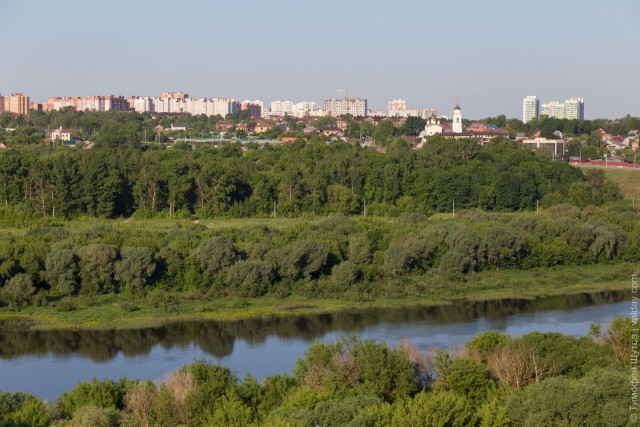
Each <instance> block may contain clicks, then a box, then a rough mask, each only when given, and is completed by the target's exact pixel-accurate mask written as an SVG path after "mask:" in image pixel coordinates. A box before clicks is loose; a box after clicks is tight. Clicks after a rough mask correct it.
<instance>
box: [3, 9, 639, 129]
mask: <svg viewBox="0 0 640 427" xmlns="http://www.w3.org/2000/svg"><path fill="white" fill-rule="evenodd" d="M639 18H640V2H639V1H637V0H609V1H607V2H602V1H597V2H596V1H595V0H553V1H549V0H537V1H527V2H524V1H518V0H485V1H477V0H458V1H446V0H439V1H432V0H404V1H403V0H397V1H379V0H368V1H361V0H341V1H339V0H323V1H315V2H306V1H300V0H297V1H294V0H270V1H264V0H244V1H234V0H227V1H224V2H223V1H219V0H218V1H216V0H210V1H204V0H203V1H196V0H181V1H175V0H174V1H165V0H153V1H149V0H109V1H106V0H100V1H99V0H92V1H88V0H55V1H54V0H0V94H8V93H11V92H23V93H25V94H27V95H29V96H30V97H31V99H32V100H33V101H38V102H43V101H46V99H47V98H49V97H56V96H89V95H108V94H114V95H125V96H130V95H138V96H158V95H160V93H162V92H164V91H182V92H186V93H188V94H189V95H190V96H191V97H232V98H236V99H238V100H245V99H252V100H253V99H260V100H263V101H265V102H267V103H268V102H270V101H273V100H276V99H281V100H285V99H288V100H292V101H294V102H299V101H304V100H309V101H316V102H320V103H321V102H322V100H323V99H325V98H330V97H341V96H342V93H339V92H337V90H338V89H343V88H348V89H350V97H362V98H367V99H368V100H369V108H372V109H376V110H386V109H387V102H388V101H390V100H392V99H395V98H402V99H406V100H407V103H408V106H409V107H410V108H435V109H437V110H438V112H439V113H440V114H445V115H450V114H451V111H452V109H453V107H454V106H455V102H456V95H457V94H458V93H459V95H460V106H461V107H462V113H463V116H464V117H466V118H476V119H479V118H484V117H489V116H496V115H499V114H505V115H507V117H518V118H522V117H521V115H522V98H523V97H524V96H527V95H537V96H538V97H539V98H540V99H541V101H542V102H548V101H550V100H558V101H564V100H565V99H568V98H571V97H579V98H584V100H585V117H586V118H587V119H594V118H600V117H606V118H617V117H623V116H625V115H626V114H631V115H634V116H640V103H639V102H638V96H639V95H640V78H639V77H640V54H639V53H638V45H639V42H640V20H639Z"/></svg>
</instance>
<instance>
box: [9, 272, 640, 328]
mask: <svg viewBox="0 0 640 427" xmlns="http://www.w3.org/2000/svg"><path fill="white" fill-rule="evenodd" d="M633 272H634V266H633V265H631V264H617V265H596V266H582V267H565V268H553V269H536V270H529V271H513V270H509V271H507V270H504V271H489V272H484V273H480V274H478V275H477V276H475V277H473V278H471V279H470V280H468V281H467V282H466V283H454V282H440V283H436V282H432V281H430V280H429V279H428V278H424V277H411V278H409V279H405V280H402V281H399V282H398V284H397V285H398V286H402V287H403V290H404V292H405V293H406V296H401V297H400V296H399V297H397V298H392V297H384V298H361V299H358V298H352V299H340V300H338V299H315V298H304V297H302V296H295V297H288V298H278V297H274V296H264V297H259V298H215V299H207V298H204V297H197V296H195V295H191V294H175V296H174V297H171V298H172V299H171V300H169V301H165V302H164V303H162V304H158V303H157V302H156V301H152V299H151V298H148V297H145V296H142V295H140V296H136V295H124V294H111V295H99V296H91V297H74V298H70V299H63V300H59V301H53V302H49V303H48V304H46V305H45V306H40V307H34V306H32V307H27V308H23V309H20V310H18V309H10V308H2V309H0V321H8V322H6V323H5V324H4V326H3V327H6V328H19V329H30V330H51V329H128V328H142V327H150V326H158V325H161V324H163V323H167V322H173V321H180V320H196V319H200V320H203V319H211V320H226V321H228V320H241V319H251V318H265V317H278V316H288V315H295V314H314V313H315V314H317V313H328V312H340V311H352V310H357V309H366V308H386V307H399V306H406V305H417V304H420V305H442V304H450V303H451V302H452V301H454V300H455V299H456V298H466V299H469V300H491V299H508V298H536V297H543V296H551V295H570V294H580V293H592V292H600V291H609V290H626V289H628V288H629V283H628V282H629V280H630V277H631V274H632V273H633Z"/></svg>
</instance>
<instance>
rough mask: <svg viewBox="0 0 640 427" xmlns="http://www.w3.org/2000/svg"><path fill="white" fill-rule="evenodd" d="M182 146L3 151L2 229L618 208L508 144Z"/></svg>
mask: <svg viewBox="0 0 640 427" xmlns="http://www.w3.org/2000/svg"><path fill="white" fill-rule="evenodd" d="M123 138H125V139H124V141H125V142H124V143H123V142H122V141H123ZM177 145H179V144H177ZM162 147H163V148H164V146H162ZM183 148H186V149H184V150H181V149H180V147H177V146H174V147H173V148H172V149H153V148H147V147H146V146H145V147H143V148H140V147H138V146H136V144H134V143H132V144H131V145H129V144H127V143H126V135H123V134H120V133H118V132H116V131H114V132H111V133H109V136H108V137H104V138H98V140H97V143H96V147H94V148H93V149H91V150H73V149H68V148H64V147H50V148H47V147H42V146H23V147H19V148H16V149H14V150H3V151H2V152H0V201H1V202H2V205H4V210H3V215H2V220H1V221H2V224H1V225H4V226H10V225H11V221H12V218H14V217H15V218H14V220H15V221H19V220H20V218H22V217H23V216H24V215H25V214H29V213H32V214H37V215H40V216H47V217H56V218H74V217H79V216H91V217H101V218H114V217H128V216H131V215H134V216H136V217H140V218H150V217H163V216H164V217H174V216H178V217H181V218H190V217H191V216H192V215H196V216H198V217H202V218H217V217H247V216H270V215H273V214H274V211H275V214H276V215H285V216H300V215H305V214H314V215H315V214H327V213H344V214H364V213H365V209H366V213H368V214H370V215H397V214H399V213H402V212H423V213H433V212H444V211H450V210H451V209H452V207H453V204H454V203H455V206H456V208H457V209H481V210H485V211H515V210H532V209H535V208H536V206H538V205H539V206H540V207H542V208H546V207H549V206H553V205H557V204H560V203H571V204H574V205H577V206H579V207H584V206H586V205H588V204H595V205H600V204H602V203H604V202H606V201H611V200H616V199H618V198H619V193H618V191H617V189H616V188H615V187H614V186H611V185H609V184H608V183H607V182H605V180H604V177H603V175H602V173H601V172H598V171H589V172H587V174H586V175H584V174H583V173H582V172H581V171H580V170H578V169H576V168H574V167H572V166H570V165H568V164H566V163H562V162H551V161H549V160H548V159H547V158H546V157H547V156H545V155H538V154H536V153H534V152H531V151H530V150H529V149H527V148H524V147H522V146H521V145H520V144H518V143H514V142H510V141H507V140H503V141H496V142H495V143H492V144H487V145H484V146H480V145H479V144H477V143H475V142H473V141H442V140H440V139H438V138H437V137H435V138H434V139H433V140H432V141H430V142H429V143H427V144H425V145H424V146H423V148H421V149H418V150H414V149H412V147H411V146H410V145H409V144H408V143H407V142H405V141H404V140H402V139H399V140H396V141H394V142H392V143H391V144H390V145H389V146H388V147H387V148H386V152H384V153H380V152H377V151H376V150H374V149H371V148H365V147H359V146H355V145H352V144H347V143H344V142H339V141H337V142H332V143H330V144H327V143H322V142H318V143H305V142H304V141H300V142H296V143H287V144H285V145H283V146H275V147H274V146H270V145H267V146H265V147H264V148H258V146H257V144H256V145H255V146H253V147H250V148H249V149H248V150H247V151H243V149H242V148H241V147H240V146H239V145H226V146H223V147H220V148H214V147H202V148H198V149H195V150H191V149H190V147H189V146H188V145H184V147H183ZM12 208H13V209H12ZM12 212H15V214H14V215H12Z"/></svg>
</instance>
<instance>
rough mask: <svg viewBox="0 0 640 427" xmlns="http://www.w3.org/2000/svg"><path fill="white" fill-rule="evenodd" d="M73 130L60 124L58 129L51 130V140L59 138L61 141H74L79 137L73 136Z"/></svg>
mask: <svg viewBox="0 0 640 427" xmlns="http://www.w3.org/2000/svg"><path fill="white" fill-rule="evenodd" d="M73 132H74V131H73V130H71V129H63V128H62V126H60V127H59V128H58V129H55V130H53V131H51V134H50V137H51V140H52V141H56V140H60V141H62V142H71V141H73V142H74V143H75V140H76V139H79V138H77V137H75V136H73Z"/></svg>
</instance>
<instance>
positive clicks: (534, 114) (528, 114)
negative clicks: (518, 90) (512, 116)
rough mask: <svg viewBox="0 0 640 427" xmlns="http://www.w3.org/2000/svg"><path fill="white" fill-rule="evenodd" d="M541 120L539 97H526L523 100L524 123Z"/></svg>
mask: <svg viewBox="0 0 640 427" xmlns="http://www.w3.org/2000/svg"><path fill="white" fill-rule="evenodd" d="M539 118H540V100H539V99H538V97H537V96H533V95H530V96H526V97H525V98H524V99H523V100H522V121H523V122H524V123H528V122H530V121H531V120H533V119H539Z"/></svg>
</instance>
